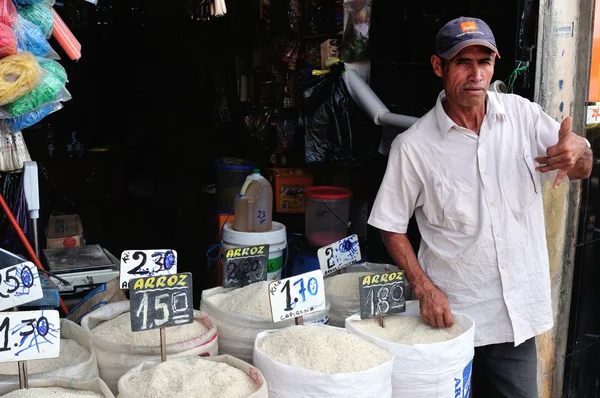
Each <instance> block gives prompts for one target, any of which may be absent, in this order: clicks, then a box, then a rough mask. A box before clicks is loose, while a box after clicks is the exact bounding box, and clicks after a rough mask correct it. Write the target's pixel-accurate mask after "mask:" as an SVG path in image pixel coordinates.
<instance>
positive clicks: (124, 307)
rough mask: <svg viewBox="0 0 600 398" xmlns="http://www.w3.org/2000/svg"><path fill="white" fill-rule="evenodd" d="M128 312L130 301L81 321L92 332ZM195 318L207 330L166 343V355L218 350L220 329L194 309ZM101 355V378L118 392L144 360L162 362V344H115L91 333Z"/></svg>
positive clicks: (199, 353) (185, 355) (193, 354)
mask: <svg viewBox="0 0 600 398" xmlns="http://www.w3.org/2000/svg"><path fill="white" fill-rule="evenodd" d="M124 312H129V301H120V302H117V303H112V304H107V305H105V306H103V307H100V308H98V309H97V310H95V311H93V312H91V313H89V314H88V315H86V316H85V317H84V318H83V319H82V320H81V326H82V327H83V328H84V329H85V330H87V331H91V330H92V329H94V328H95V327H96V326H98V325H99V324H101V323H102V322H105V321H108V320H110V319H113V318H115V317H117V316H119V315H121V314H122V313H124ZM194 320H196V321H198V322H202V323H203V324H204V325H205V326H206V327H207V328H208V331H207V332H206V333H204V334H202V335H200V336H197V337H195V338H193V339H190V340H187V341H182V342H179V343H175V344H168V345H167V357H169V358H172V357H187V356H213V355H217V353H218V349H219V346H218V343H217V338H218V335H217V328H216V327H215V326H214V325H213V323H212V322H211V320H210V319H209V318H208V316H206V314H203V313H202V312H200V311H194ZM91 338H92V340H93V342H94V348H95V351H96V357H97V358H98V370H99V371H100V378H101V379H102V380H104V381H105V382H106V384H107V385H108V387H109V388H110V389H111V390H112V392H113V393H115V394H116V393H117V383H118V381H119V378H120V377H121V376H123V375H124V374H125V373H127V372H128V371H129V370H130V369H131V368H133V367H135V366H137V365H139V364H141V363H142V362H144V361H155V362H158V361H160V344H159V343H158V341H157V345H156V346H134V345H127V344H115V343H111V342H108V341H106V340H104V339H101V338H99V337H97V336H95V335H94V334H91Z"/></svg>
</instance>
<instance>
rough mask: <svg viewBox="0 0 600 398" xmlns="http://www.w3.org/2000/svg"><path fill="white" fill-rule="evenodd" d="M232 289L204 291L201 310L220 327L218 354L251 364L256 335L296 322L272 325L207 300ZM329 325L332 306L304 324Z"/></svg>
mask: <svg viewBox="0 0 600 398" xmlns="http://www.w3.org/2000/svg"><path fill="white" fill-rule="evenodd" d="M232 289H235V288H224V287H222V286H219V287H215V288H212V289H208V290H204V291H203V292H202V300H201V302H200V309H201V310H202V311H204V312H206V313H207V314H208V315H209V316H210V317H211V319H212V320H213V321H214V322H215V324H216V325H217V328H218V330H219V354H228V355H231V356H234V357H236V358H239V359H241V360H243V361H246V362H248V363H252V349H253V347H254V340H255V339H256V335H257V334H259V333H260V332H263V331H265V330H271V329H282V328H284V327H287V326H291V325H294V320H293V319H290V320H289V321H283V322H277V323H273V321H272V320H271V319H267V320H264V319H258V318H254V317H251V316H249V315H245V314H240V313H235V312H229V311H224V310H222V309H220V308H219V307H217V306H216V305H214V304H212V303H211V302H210V301H208V298H209V297H211V296H214V295H215V294H219V293H225V292H228V291H230V290H232ZM267 305H268V304H267ZM328 322H329V305H327V307H326V308H325V310H323V311H319V312H314V313H312V314H308V315H305V316H304V323H305V324H310V323H321V324H327V323H328Z"/></svg>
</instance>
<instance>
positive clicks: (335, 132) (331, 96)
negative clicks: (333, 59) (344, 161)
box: [302, 62, 352, 163]
mask: <svg viewBox="0 0 600 398" xmlns="http://www.w3.org/2000/svg"><path fill="white" fill-rule="evenodd" d="M344 68H345V67H344V64H343V63H341V62H340V63H338V64H335V65H332V66H331V68H330V72H329V73H326V74H323V75H321V76H318V77H315V78H313V79H311V80H309V81H308V82H307V84H306V85H305V86H304V88H303V90H302V96H303V99H304V101H305V103H304V109H303V113H304V118H303V120H302V123H303V124H304V128H305V141H304V142H305V157H306V162H307V163H317V162H325V161H326V160H327V158H328V157H329V156H331V155H334V156H340V155H341V156H345V155H349V154H350V152H351V151H352V127H351V123H350V113H349V111H348V108H349V103H350V101H351V98H350V95H349V93H348V89H347V88H346V84H345V83H344V79H343V78H342V74H343V73H344Z"/></svg>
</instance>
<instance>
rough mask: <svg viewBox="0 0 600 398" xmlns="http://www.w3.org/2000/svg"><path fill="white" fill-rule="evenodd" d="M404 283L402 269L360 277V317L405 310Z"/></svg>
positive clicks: (364, 317)
mask: <svg viewBox="0 0 600 398" xmlns="http://www.w3.org/2000/svg"><path fill="white" fill-rule="evenodd" d="M404 283H405V282H404V272H402V271H398V272H388V273H385V274H375V275H366V276H364V277H362V278H360V280H359V288H360V318H361V319H367V318H374V317H378V316H383V315H387V314H397V313H400V312H404V311H406V300H405V299H404Z"/></svg>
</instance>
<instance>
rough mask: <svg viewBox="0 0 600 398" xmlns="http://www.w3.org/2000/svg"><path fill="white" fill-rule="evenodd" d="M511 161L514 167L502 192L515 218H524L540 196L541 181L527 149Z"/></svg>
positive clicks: (503, 180)
mask: <svg viewBox="0 0 600 398" xmlns="http://www.w3.org/2000/svg"><path fill="white" fill-rule="evenodd" d="M511 161H512V165H511V166H510V169H509V170H508V172H507V173H506V174H505V175H504V177H503V179H502V192H503V193H504V198H505V199H506V202H507V203H508V205H509V207H510V209H511V211H512V213H513V215H514V216H515V218H522V216H523V214H524V213H525V212H526V211H527V210H528V209H529V207H530V206H531V205H532V204H533V202H535V200H536V199H537V197H538V195H540V191H541V186H540V180H539V178H538V175H537V171H536V170H535V165H534V163H533V157H532V156H531V152H530V150H529V149H528V148H527V147H526V148H524V149H523V151H521V152H517V153H516V155H515V159H514V160H511Z"/></svg>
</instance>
